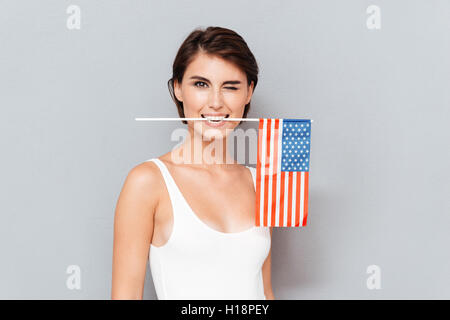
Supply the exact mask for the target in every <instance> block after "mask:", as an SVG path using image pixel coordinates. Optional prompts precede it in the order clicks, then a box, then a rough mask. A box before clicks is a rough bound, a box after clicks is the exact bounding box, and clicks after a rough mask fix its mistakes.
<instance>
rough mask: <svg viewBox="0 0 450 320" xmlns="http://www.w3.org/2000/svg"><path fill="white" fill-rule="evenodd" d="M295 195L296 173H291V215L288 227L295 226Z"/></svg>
mask: <svg viewBox="0 0 450 320" xmlns="http://www.w3.org/2000/svg"><path fill="white" fill-rule="evenodd" d="M296 194H297V172H293V174H292V210H291V212H290V214H291V224H290V225H289V227H293V226H294V224H295V205H296V200H297V199H296V198H297V197H296V196H295V195H296Z"/></svg>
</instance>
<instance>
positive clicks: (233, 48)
mask: <svg viewBox="0 0 450 320" xmlns="http://www.w3.org/2000/svg"><path fill="white" fill-rule="evenodd" d="M198 52H205V53H206V54H212V55H217V56H219V57H221V58H222V59H224V60H227V61H229V62H232V63H234V64H235V65H236V66H237V67H239V68H240V69H241V70H242V71H243V72H245V74H246V75H247V83H248V85H250V84H251V82H252V81H253V91H254V90H255V88H256V84H257V83H258V71H259V70H258V64H257V63H256V59H255V57H254V56H253V54H252V52H251V51H250V49H249V48H248V46H247V43H246V42H245V41H244V39H243V38H242V37H241V36H240V35H239V34H237V33H236V32H234V31H233V30H230V29H226V28H221V27H208V28H206V29H205V30H202V29H201V28H197V29H195V30H194V31H192V32H191V34H189V36H188V37H187V38H186V39H185V40H184V42H183V43H182V44H181V47H180V48H179V49H178V53H177V55H176V57H175V60H174V62H173V67H172V78H170V79H169V81H168V83H167V85H168V87H169V92H170V95H171V97H172V100H173V101H174V102H175V104H176V106H177V109H178V114H179V115H180V117H181V118H184V117H185V115H184V109H183V102H181V101H179V100H178V99H177V98H176V96H175V94H174V85H173V83H174V80H175V79H176V80H177V82H178V83H181V80H182V79H183V75H184V72H185V71H186V68H187V66H188V65H189V63H190V62H191V61H192V60H193V58H194V57H195V55H196V54H197V53H198ZM249 109H250V102H249V103H247V104H246V105H245V109H244V114H243V116H242V117H243V118H246V117H247V113H248V111H249ZM182 122H183V123H184V124H187V121H186V120H182ZM241 122H242V121H241ZM241 122H239V124H241Z"/></svg>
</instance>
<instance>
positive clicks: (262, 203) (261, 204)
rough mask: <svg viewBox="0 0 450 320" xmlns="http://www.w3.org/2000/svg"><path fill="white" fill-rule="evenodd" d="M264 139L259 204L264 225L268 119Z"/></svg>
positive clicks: (262, 143)
mask: <svg viewBox="0 0 450 320" xmlns="http://www.w3.org/2000/svg"><path fill="white" fill-rule="evenodd" d="M262 135H263V136H262V141H261V154H260V159H261V160H260V161H261V169H260V170H261V171H260V176H261V187H260V190H261V192H260V197H259V198H260V199H259V200H260V201H259V203H260V205H259V225H260V226H263V225H264V224H263V223H264V180H265V179H264V172H265V167H266V139H267V119H264V120H263V130H262Z"/></svg>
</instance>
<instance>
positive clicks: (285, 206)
mask: <svg viewBox="0 0 450 320" xmlns="http://www.w3.org/2000/svg"><path fill="white" fill-rule="evenodd" d="M288 190H289V176H288V173H287V172H286V171H285V172H284V200H283V205H284V214H283V227H287V215H288V212H287V210H288V200H289V198H288Z"/></svg>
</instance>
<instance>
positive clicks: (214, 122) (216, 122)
mask: <svg viewBox="0 0 450 320" xmlns="http://www.w3.org/2000/svg"><path fill="white" fill-rule="evenodd" d="M201 116H202V118H207V119H208V120H207V121H205V122H206V124H207V125H208V126H210V127H214V128H218V127H221V126H223V125H225V123H226V122H227V121H223V119H224V118H228V117H229V116H230V115H229V114H223V113H221V114H217V113H215V114H214V113H204V114H201Z"/></svg>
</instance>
